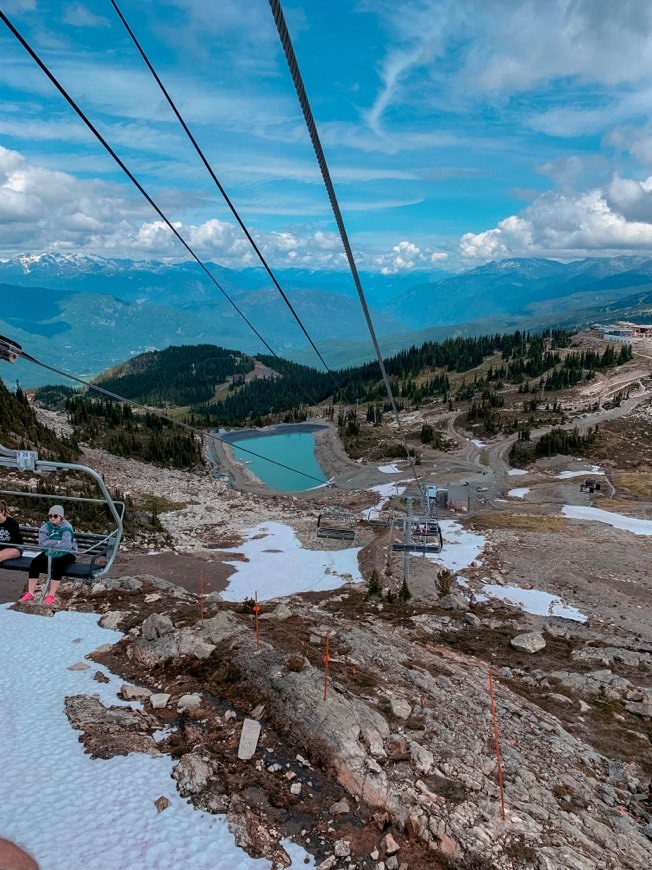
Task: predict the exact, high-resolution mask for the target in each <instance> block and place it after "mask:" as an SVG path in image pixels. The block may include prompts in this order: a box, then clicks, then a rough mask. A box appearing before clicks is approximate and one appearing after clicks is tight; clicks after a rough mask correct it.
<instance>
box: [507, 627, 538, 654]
mask: <svg viewBox="0 0 652 870" xmlns="http://www.w3.org/2000/svg"><path fill="white" fill-rule="evenodd" d="M510 644H511V645H512V646H513V647H514V649H517V650H518V651H519V652H526V653H536V652H539V651H540V650H542V649H545V646H546V642H545V639H544V637H543V635H542V634H541V632H540V631H528V632H526V633H525V634H519V635H517V636H516V637H513V638H512V639H511V640H510Z"/></svg>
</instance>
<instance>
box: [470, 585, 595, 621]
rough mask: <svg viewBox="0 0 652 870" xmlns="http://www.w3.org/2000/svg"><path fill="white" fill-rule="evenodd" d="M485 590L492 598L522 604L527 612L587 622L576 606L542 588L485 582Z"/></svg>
mask: <svg viewBox="0 0 652 870" xmlns="http://www.w3.org/2000/svg"><path fill="white" fill-rule="evenodd" d="M483 592H484V593H485V594H486V595H489V596H491V597H492V598H500V599H501V600H502V601H509V602H510V604H518V605H520V606H521V607H522V608H523V610H525V612H526V613H533V614H535V615H537V616H562V617H564V619H572V620H573V621H574V622H586V620H587V617H586V615H585V614H584V613H582V612H581V611H579V610H578V609H577V608H576V607H570V606H568V605H567V604H564V602H563V601H562V599H561V598H558V597H556V596H554V595H550V594H549V593H548V592H542V591H541V590H540V589H521V588H519V587H518V586H499V585H498V584H494V583H485V585H484V586H483Z"/></svg>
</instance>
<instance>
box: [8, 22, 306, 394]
mask: <svg viewBox="0 0 652 870" xmlns="http://www.w3.org/2000/svg"><path fill="white" fill-rule="evenodd" d="M0 19H1V20H2V21H4V23H5V24H6V25H7V27H8V28H9V30H11V32H12V33H13V34H14V36H15V37H16V39H17V40H18V41H19V42H20V44H21V45H22V46H23V48H24V49H25V51H27V53H28V54H29V55H30V57H31V58H32V59H33V60H34V61H35V62H36V63H37V64H38V66H39V67H40V68H41V69H42V70H43V72H44V73H45V75H46V76H47V77H48V78H49V79H50V81H51V82H52V84H53V85H54V86H55V88H56V89H57V90H58V91H59V93H60V94H61V95H62V96H63V98H64V99H65V100H66V102H67V103H68V104H69V105H70V106H71V108H72V109H73V110H74V111H75V112H76V113H77V115H78V116H79V117H80V118H81V120H82V121H83V122H84V124H86V126H87V127H88V129H89V130H90V131H91V133H93V135H94V136H95V137H96V139H97V140H98V141H99V142H100V143H101V144H102V145H103V146H104V148H105V150H106V151H107V152H108V153H109V154H110V155H111V157H112V158H113V159H114V160H115V162H116V163H117V164H118V166H119V167H120V169H122V171H123V172H124V173H125V175H127V177H128V178H129V180H130V181H131V182H132V183H133V184H134V185H135V187H137V188H138V190H139V191H140V192H141V193H142V195H143V196H144V197H145V199H146V200H147V202H148V203H149V204H150V205H151V206H152V208H153V209H154V211H155V212H156V213H157V214H158V216H159V217H160V218H161V220H162V221H164V223H165V224H166V225H167V227H168V229H170V230H171V231H172V233H173V234H174V235H175V236H176V237H177V239H178V240H179V241H180V242H181V244H182V245H183V247H184V248H185V249H186V251H188V253H189V254H190V256H191V257H192V258H193V260H194V261H195V262H196V263H197V264H198V265H199V266H200V267H201V269H202V270H203V271H204V272H205V274H206V275H207V276H208V278H209V279H210V281H211V282H212V283H213V284H214V285H215V286H216V287H217V289H218V290H219V291H220V293H221V294H222V295H223V296H224V298H225V299H226V300H227V301H228V302H229V303H230V305H231V306H232V307H233V308H234V309H235V311H236V312H237V313H238V314H239V315H240V317H241V318H242V319H243V320H244V322H245V323H246V324H247V326H248V327H249V329H251V331H252V332H253V333H254V334H255V335H256V337H257V338H258V339H259V341H261V342H262V343H263V344H264V346H265V347H266V348H267V350H268V351H269V352H270V354H271V355H272V356H273V357H274V358H275V359H276V360H277V361H278V363H279V364H280V366H281V367H282V368H283V370H284V371H285V373H286V374H287V375H288V376H289V377H290V378H291V379H292V380H293V381H294V382H295V384H296V385H297V386H298V387H299V389H300V390H301V392H302V393H303V395H304V396H305V397H306V398H307V399H308V402H309V404H311V405H319V402H316V401H314V399H313V397H312V396H310V394H309V393H308V392H307V391H306V389H305V388H304V387H303V385H302V384H300V383H299V381H298V380H297V378H295V376H294V374H293V373H292V371H291V370H290V369H289V368H288V367H287V366H286V365H285V363H284V362H283V360H282V359H281V357H280V356H278V354H277V353H276V352H275V351H274V350H273V349H272V348H271V347H270V345H269V344H268V343H267V342H266V341H265V339H264V338H263V337H262V335H261V334H260V333H259V332H258V330H257V329H256V327H255V326H254V325H253V324H252V323H251V322H250V321H249V320H248V318H247V316H246V315H245V314H244V312H243V311H241V310H240V308H239V307H238V306H237V305H236V303H235V302H234V301H233V300H232V299H231V297H230V296H229V294H228V293H227V292H226V290H225V289H224V288H223V287H222V286H221V284H220V283H219V282H218V280H217V279H216V278H215V276H214V275H213V274H212V272H211V271H210V269H208V267H207V266H206V264H205V263H204V262H203V261H202V260H201V259H200V258H199V256H198V255H197V254H196V253H195V252H194V250H193V249H192V248H191V247H190V245H189V244H188V242H187V241H186V240H185V239H184V238H183V236H182V235H181V233H180V232H179V230H178V229H177V228H176V227H175V226H174V224H173V223H172V221H171V220H170V219H169V218H168V217H167V216H166V215H165V214H164V212H163V211H162V210H161V208H159V206H158V205H157V204H156V202H155V201H154V199H153V198H152V197H151V196H150V195H149V193H147V191H146V190H145V188H144V187H143V186H142V184H141V183H140V182H139V181H138V179H137V178H136V177H135V175H134V174H133V173H132V172H131V170H130V169H129V168H128V167H127V166H126V164H125V163H123V161H122V160H121V159H120V157H118V155H117V154H116V152H115V151H114V150H113V148H112V147H111V146H110V145H109V143H108V142H107V141H106V139H105V138H104V137H103V136H102V134H101V133H100V132H99V130H98V129H97V128H96V127H95V126H94V124H93V123H92V121H91V120H90V119H89V118H88V117H87V115H86V114H85V113H84V111H83V110H82V109H80V108H79V106H78V105H77V103H76V102H75V101H74V100H73V98H72V97H71V96H70V94H69V93H68V92H67V91H66V89H65V88H64V87H63V85H62V84H60V82H59V81H58V79H57V78H56V77H55V75H54V73H52V72H51V71H50V69H49V68H48V67H47V66H46V64H45V63H44V61H42V60H41V58H40V57H39V56H38V54H37V53H36V52H35V51H34V49H33V48H32V47H31V46H30V45H29V43H28V42H27V40H26V39H24V38H23V37H22V36H21V34H20V33H19V32H18V30H17V29H16V28H15V27H14V25H13V24H12V23H11V21H10V20H9V19H8V18H7V16H6V15H5V13H4V12H3V11H2V10H0Z"/></svg>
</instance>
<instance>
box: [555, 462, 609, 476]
mask: <svg viewBox="0 0 652 870" xmlns="http://www.w3.org/2000/svg"><path fill="white" fill-rule="evenodd" d="M587 474H592V475H596V474H604V471H600V466H599V465H592V466H591V467H590V468H581V469H580V470H579V471H562V472H560V474H558V475H557V477H558V478H559V480H568V478H569V477H584V476H586V475H587Z"/></svg>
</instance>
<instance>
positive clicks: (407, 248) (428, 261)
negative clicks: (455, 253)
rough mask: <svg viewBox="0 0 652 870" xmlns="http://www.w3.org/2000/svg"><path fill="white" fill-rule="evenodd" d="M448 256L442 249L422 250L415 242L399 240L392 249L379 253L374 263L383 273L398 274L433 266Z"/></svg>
mask: <svg viewBox="0 0 652 870" xmlns="http://www.w3.org/2000/svg"><path fill="white" fill-rule="evenodd" d="M447 257H448V254H446V253H444V252H442V251H432V250H422V249H421V248H419V247H418V246H417V245H415V244H414V242H399V243H398V245H394V247H393V248H392V249H391V251H388V252H387V253H384V254H379V255H377V256H376V257H375V258H374V260H373V264H374V266H375V267H376V268H378V269H380V272H381V274H382V275H397V274H399V273H400V272H412V271H414V270H416V269H425V268H428V267H432V266H434V265H437V264H438V263H440V262H441V261H442V260H446V258H447Z"/></svg>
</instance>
